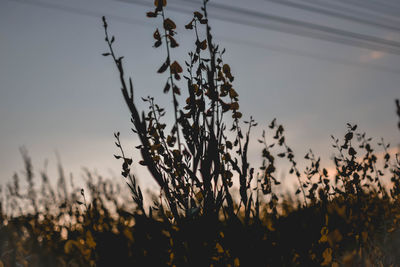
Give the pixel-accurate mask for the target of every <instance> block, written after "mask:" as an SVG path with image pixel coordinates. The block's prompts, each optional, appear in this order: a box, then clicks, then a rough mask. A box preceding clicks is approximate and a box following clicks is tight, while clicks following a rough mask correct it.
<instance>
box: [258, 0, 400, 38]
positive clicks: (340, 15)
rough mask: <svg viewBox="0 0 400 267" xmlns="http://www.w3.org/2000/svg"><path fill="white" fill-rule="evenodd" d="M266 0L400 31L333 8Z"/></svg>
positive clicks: (282, 0)
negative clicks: (332, 9)
mask: <svg viewBox="0 0 400 267" xmlns="http://www.w3.org/2000/svg"><path fill="white" fill-rule="evenodd" d="M264 1H268V2H272V3H275V4H280V5H285V6H289V7H293V8H297V9H302V10H306V11H310V12H313V13H319V14H323V15H327V16H331V17H335V18H341V19H345V20H349V21H354V22H358V23H361V24H366V25H371V26H375V27H379V28H383V29H389V30H394V31H400V27H396V26H391V25H387V24H384V23H380V22H376V21H371V20H367V19H364V18H358V17H354V16H350V15H346V14H342V13H340V12H336V11H331V10H327V9H323V8H318V7H313V6H308V5H304V4H301V3H298V2H291V1H287V0H264Z"/></svg>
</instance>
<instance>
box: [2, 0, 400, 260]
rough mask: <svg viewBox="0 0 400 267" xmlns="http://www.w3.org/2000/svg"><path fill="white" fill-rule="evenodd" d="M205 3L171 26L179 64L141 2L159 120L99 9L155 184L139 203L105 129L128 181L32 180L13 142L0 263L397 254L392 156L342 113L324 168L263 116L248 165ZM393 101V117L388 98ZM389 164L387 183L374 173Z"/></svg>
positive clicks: (159, 9) (158, 11)
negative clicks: (162, 79)
mask: <svg viewBox="0 0 400 267" xmlns="http://www.w3.org/2000/svg"><path fill="white" fill-rule="evenodd" d="M207 2H208V1H207V0H205V1H204V2H203V6H202V7H201V9H200V10H199V11H195V12H194V13H193V18H192V19H191V20H190V22H189V23H188V24H186V25H185V28H186V29H187V30H190V31H192V32H193V34H194V39H195V48H194V51H191V52H189V53H188V60H187V61H186V62H185V64H184V66H185V71H186V73H185V74H184V68H183V67H182V66H181V64H180V63H179V62H177V61H176V60H173V54H172V52H173V51H174V50H173V49H175V48H178V47H179V43H178V41H177V40H176V35H177V33H176V24H175V22H174V21H173V20H172V19H171V18H168V17H167V15H166V6H167V3H166V1H165V0H156V1H155V3H154V4H155V8H154V10H151V11H149V12H148V13H147V16H148V17H149V18H152V19H159V20H160V22H161V28H158V29H156V30H155V31H154V33H153V37H154V39H155V42H154V47H155V48H159V47H161V46H163V45H164V46H165V51H166V58H165V60H163V62H162V63H161V66H160V67H159V69H158V71H157V72H158V73H160V74H166V76H167V77H166V83H165V85H164V86H163V88H162V90H163V92H164V93H165V94H170V95H171V98H172V103H173V107H172V112H173V113H174V121H173V123H172V125H170V126H169V127H170V128H168V126H167V124H166V123H165V122H164V120H165V114H166V112H167V111H166V110H165V109H164V108H162V107H160V106H159V105H158V104H157V103H155V100H154V98H153V97H151V96H149V97H147V98H142V100H143V101H144V102H145V103H146V104H147V105H148V110H147V111H146V112H145V111H140V110H139V109H138V106H137V105H136V103H135V101H134V90H133V82H132V79H131V78H126V77H125V72H124V67H123V57H119V56H118V55H117V54H116V52H115V51H114V47H113V44H114V42H115V40H116V39H115V37H114V36H110V35H109V31H108V27H109V26H108V24H107V21H106V19H105V18H104V17H103V26H104V30H105V36H106V38H105V41H106V43H107V45H108V49H109V50H108V52H106V53H103V55H104V56H106V57H111V58H112V60H113V62H114V63H115V66H116V68H117V71H118V74H119V77H120V82H121V88H122V94H123V97H124V99H125V102H126V104H127V107H128V108H129V111H130V115H131V121H132V124H133V129H132V130H133V132H134V133H135V134H136V135H137V136H138V137H139V140H140V144H139V145H138V146H137V147H136V148H137V149H139V150H140V152H141V156H142V159H141V160H139V162H138V163H139V164H141V165H144V166H146V167H147V169H148V171H149V172H150V174H151V176H152V178H153V179H154V180H155V181H156V182H157V184H158V185H159V188H160V193H159V194H154V193H151V192H149V194H150V198H152V200H153V203H152V204H150V205H149V204H147V203H145V201H144V196H143V193H142V190H141V188H140V186H139V185H138V182H137V179H136V177H135V176H134V175H133V174H132V172H131V166H132V164H134V163H136V161H134V160H133V159H132V158H130V157H129V156H128V155H126V154H125V152H124V149H123V146H122V144H121V140H120V133H115V138H116V146H117V148H118V149H119V153H118V154H117V155H114V156H115V158H116V159H118V160H122V173H121V174H122V176H123V177H124V179H125V182H126V184H127V185H128V189H129V193H128V194H126V193H125V192H124V191H123V190H122V189H121V188H120V187H119V186H118V184H117V183H115V181H111V180H104V179H102V178H101V177H96V176H94V175H93V174H91V173H90V172H86V177H87V182H86V190H84V189H80V188H77V187H75V186H74V185H73V183H72V179H71V181H70V186H68V185H67V182H66V179H65V175H64V172H63V170H62V168H61V166H60V167H59V179H58V184H57V187H56V189H54V187H53V186H52V185H51V184H50V182H49V180H50V179H49V178H48V176H47V174H46V173H45V172H41V173H40V177H41V180H42V181H41V186H40V188H37V187H35V180H34V171H33V167H32V164H31V161H30V158H29V157H28V156H27V154H26V152H23V153H22V155H23V159H24V162H25V176H26V184H27V189H26V190H22V189H21V186H20V179H19V176H18V175H15V176H14V178H13V182H12V183H10V184H8V185H7V187H6V188H5V190H4V192H2V194H3V196H5V201H4V200H3V201H0V204H3V205H2V206H0V218H1V224H0V244H2V245H1V246H0V260H1V261H0V266H2V265H4V266H20V265H22V266H24V265H25V266H111V265H117V266H397V265H398V263H399V262H400V258H399V255H400V253H398V252H399V251H398V248H399V244H398V240H399V238H398V236H399V234H400V231H399V230H400V209H399V202H400V157H399V155H398V154H397V155H396V156H395V158H392V157H393V155H392V154H391V153H390V151H389V149H390V146H389V144H386V143H385V141H384V140H383V139H381V140H380V141H379V142H378V144H377V145H378V147H379V148H380V150H381V152H379V151H377V150H376V148H375V147H374V142H375V141H373V139H372V138H369V137H368V136H367V135H366V134H365V133H363V132H358V131H357V125H353V124H347V130H346V132H345V133H344V137H343V140H340V139H339V138H336V137H334V136H332V141H333V145H332V146H333V148H334V149H335V151H336V152H335V156H334V158H333V161H334V164H335V171H334V173H328V170H327V168H323V167H322V166H321V160H320V158H319V157H316V156H315V155H314V153H313V152H312V151H311V150H310V151H309V152H308V153H307V154H306V155H305V157H304V159H305V160H307V162H309V164H308V166H307V167H306V168H305V170H304V171H302V170H300V168H299V167H298V164H297V159H296V158H295V156H294V152H293V150H292V149H291V148H290V146H289V145H288V142H287V138H286V137H285V130H284V127H283V126H282V125H280V124H279V123H278V122H277V120H275V119H274V120H273V121H272V122H271V123H270V124H269V125H268V127H267V128H268V131H264V132H263V134H262V136H261V138H260V139H258V140H257V141H258V142H259V143H260V145H261V146H262V151H261V157H262V159H263V163H262V165H261V166H260V167H259V168H255V167H254V166H252V164H251V162H249V161H248V156H247V155H248V149H249V143H250V141H252V140H253V139H254V138H253V137H251V131H252V129H253V128H254V127H256V126H257V123H256V122H255V121H254V119H253V118H252V117H250V118H249V119H248V120H247V121H246V120H244V119H242V117H243V114H242V113H241V112H240V109H239V108H240V106H239V94H238V91H236V90H235V89H234V85H233V82H234V76H233V73H232V69H231V67H230V66H229V65H228V64H226V63H225V62H224V59H223V56H224V53H225V49H220V48H219V46H218V45H217V44H215V43H214V41H213V37H212V34H211V27H210V25H209V19H208V14H207ZM202 27H204V28H205V30H204V31H202V30H201V28H202ZM202 32H203V33H204V36H201V33H202ZM183 84H185V86H183ZM183 88H185V90H184V89H183ZM183 95H185V97H184V96H183ZM182 97H184V98H185V103H184V105H183V106H181V105H180V99H181V98H182ZM396 106H397V114H398V115H399V118H400V105H399V101H396ZM399 129H400V124H399ZM380 154H382V155H383V156H382V157H380V156H379V155H380ZM381 158H382V159H381ZM280 159H285V160H287V162H288V163H289V164H290V171H289V175H290V176H291V177H294V178H295V179H296V183H298V190H297V191H296V193H295V194H294V195H290V194H285V195H282V194H278V193H277V192H278V191H279V187H281V185H280V184H281V181H280V180H279V179H278V178H277V177H276V161H278V160H280ZM381 160H382V163H383V164H382V166H381V164H380V161H381ZM389 176H390V182H391V185H388V184H385V182H384V180H385V179H387V177H389ZM236 186H237V187H238V194H237V195H236V194H235V187H236ZM71 189H72V190H71ZM126 196H130V197H131V200H132V201H130V199H129V198H127V197H126ZM129 204H135V205H129Z"/></svg>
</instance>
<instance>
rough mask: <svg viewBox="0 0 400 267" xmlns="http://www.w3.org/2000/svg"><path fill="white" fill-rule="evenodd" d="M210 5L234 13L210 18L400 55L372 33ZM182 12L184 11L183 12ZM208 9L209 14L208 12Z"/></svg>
mask: <svg viewBox="0 0 400 267" xmlns="http://www.w3.org/2000/svg"><path fill="white" fill-rule="evenodd" d="M117 1H123V2H126V3H132V4H139V5H145V6H149V3H148V2H144V1H140V0H131V1H128V0H117ZM184 2H185V3H188V2H191V3H194V4H198V2H197V1H194V0H184ZM173 4H174V3H173V2H172V3H170V4H169V9H170V10H175V11H177V12H182V8H181V6H179V7H176V6H175V5H173ZM208 5H209V7H210V10H211V11H210V12H211V13H214V12H216V11H215V10H220V11H222V14H223V12H225V13H226V11H230V12H232V13H234V14H236V15H239V16H236V17H235V18H233V17H232V16H223V15H221V12H220V13H219V14H218V15H216V16H215V17H214V19H218V20H224V21H229V22H233V23H239V24H244V25H248V26H252V27H257V28H261V29H271V30H275V31H280V32H286V33H290V34H295V35H299V36H306V37H310V38H314V39H320V40H325V41H330V42H336V43H341V44H346V45H351V46H356V47H362V48H366V49H370V50H379V51H384V52H388V53H392V54H397V55H400V43H399V42H395V41H391V40H386V39H382V38H378V37H374V36H369V35H365V34H360V33H355V32H349V31H345V30H340V29H336V28H331V27H327V26H322V25H318V24H314V23H309V22H304V21H298V20H293V19H289V18H285V17H280V16H276V15H271V14H266V13H260V12H256V11H252V10H248V9H243V8H238V7H233V6H227V5H223V4H217V3H208ZM184 12H186V11H184ZM210 12H209V13H210ZM246 16H247V17H251V18H252V19H254V18H258V19H262V20H264V21H266V23H265V22H264V23H260V22H256V21H254V20H252V21H249V20H243V18H245V17H246Z"/></svg>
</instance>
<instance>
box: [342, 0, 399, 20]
mask: <svg viewBox="0 0 400 267" xmlns="http://www.w3.org/2000/svg"><path fill="white" fill-rule="evenodd" d="M336 1H338V2H341V3H343V4H346V5H351V6H355V7H357V8H363V9H367V10H371V11H373V12H375V13H381V14H386V15H389V16H394V17H398V16H399V11H395V10H393V9H392V8H385V7H384V6H382V5H379V4H377V3H371V2H368V1H365V0H361V1H358V0H336Z"/></svg>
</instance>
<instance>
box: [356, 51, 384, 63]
mask: <svg viewBox="0 0 400 267" xmlns="http://www.w3.org/2000/svg"><path fill="white" fill-rule="evenodd" d="M384 56H385V53H383V52H381V51H371V52H369V53H368V54H364V55H361V56H360V59H359V60H360V62H361V63H367V62H371V61H374V60H378V59H381V58H383V57H384Z"/></svg>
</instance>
